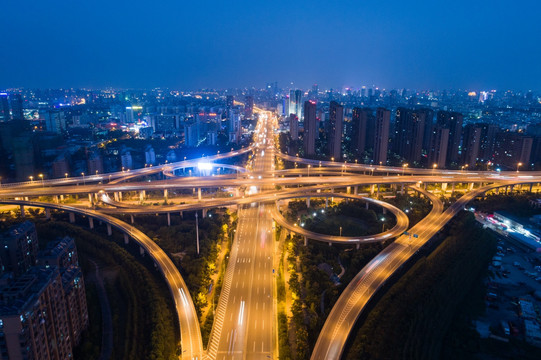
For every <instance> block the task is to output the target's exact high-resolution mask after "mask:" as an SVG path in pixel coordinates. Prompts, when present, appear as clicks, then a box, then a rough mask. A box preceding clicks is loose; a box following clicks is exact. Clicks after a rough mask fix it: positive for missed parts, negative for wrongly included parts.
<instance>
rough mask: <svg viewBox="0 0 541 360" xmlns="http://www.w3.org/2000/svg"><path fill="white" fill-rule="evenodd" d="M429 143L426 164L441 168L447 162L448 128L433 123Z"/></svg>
mask: <svg viewBox="0 0 541 360" xmlns="http://www.w3.org/2000/svg"><path fill="white" fill-rule="evenodd" d="M430 141H431V143H430V146H429V148H428V151H427V153H428V154H427V155H428V166H429V167H434V165H435V166H436V167H437V168H440V169H443V168H445V166H446V163H447V146H448V145H449V129H448V128H445V127H441V126H439V125H435V126H434V127H433V131H432V135H431V139H430Z"/></svg>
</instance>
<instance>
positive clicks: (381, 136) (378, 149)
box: [373, 107, 391, 165]
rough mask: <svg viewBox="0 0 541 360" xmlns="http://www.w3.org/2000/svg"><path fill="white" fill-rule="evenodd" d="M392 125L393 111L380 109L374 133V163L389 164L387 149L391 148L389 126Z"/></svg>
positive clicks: (377, 112) (377, 113)
mask: <svg viewBox="0 0 541 360" xmlns="http://www.w3.org/2000/svg"><path fill="white" fill-rule="evenodd" d="M390 124H391V111H390V110H387V109H384V108H381V107H380V108H378V109H377V110H376V126H375V131H374V155H373V157H374V159H373V160H374V163H375V164H383V165H385V164H386V163H387V149H388V146H389V126H390Z"/></svg>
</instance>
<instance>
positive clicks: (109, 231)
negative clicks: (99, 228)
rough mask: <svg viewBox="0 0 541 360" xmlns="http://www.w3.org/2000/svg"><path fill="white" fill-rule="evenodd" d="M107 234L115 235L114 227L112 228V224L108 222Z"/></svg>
mask: <svg viewBox="0 0 541 360" xmlns="http://www.w3.org/2000/svg"><path fill="white" fill-rule="evenodd" d="M107 235H108V236H111V235H113V229H111V224H107Z"/></svg>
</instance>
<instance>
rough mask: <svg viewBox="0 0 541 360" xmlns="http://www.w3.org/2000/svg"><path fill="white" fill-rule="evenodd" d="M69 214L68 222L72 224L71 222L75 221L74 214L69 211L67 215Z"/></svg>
mask: <svg viewBox="0 0 541 360" xmlns="http://www.w3.org/2000/svg"><path fill="white" fill-rule="evenodd" d="M69 216H70V223H72V224H73V223H74V222H75V214H74V213H72V212H70V215H69Z"/></svg>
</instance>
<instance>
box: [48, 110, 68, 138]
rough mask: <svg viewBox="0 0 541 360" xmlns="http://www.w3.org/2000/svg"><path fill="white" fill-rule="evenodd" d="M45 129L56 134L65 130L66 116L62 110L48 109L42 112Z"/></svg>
mask: <svg viewBox="0 0 541 360" xmlns="http://www.w3.org/2000/svg"><path fill="white" fill-rule="evenodd" d="M43 116H44V120H45V129H46V130H47V131H50V132H54V133H56V134H61V133H62V132H63V131H65V130H66V116H65V114H64V111H61V110H49V111H46V112H45V113H44V114H43Z"/></svg>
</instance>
